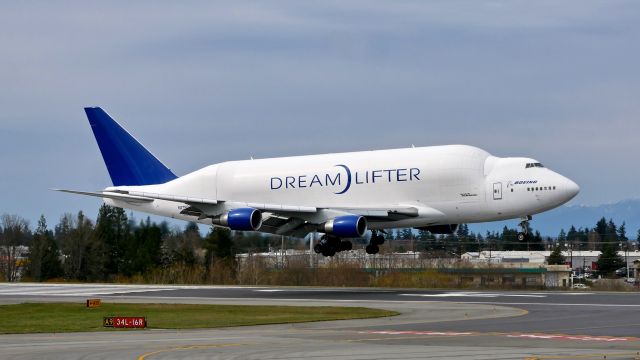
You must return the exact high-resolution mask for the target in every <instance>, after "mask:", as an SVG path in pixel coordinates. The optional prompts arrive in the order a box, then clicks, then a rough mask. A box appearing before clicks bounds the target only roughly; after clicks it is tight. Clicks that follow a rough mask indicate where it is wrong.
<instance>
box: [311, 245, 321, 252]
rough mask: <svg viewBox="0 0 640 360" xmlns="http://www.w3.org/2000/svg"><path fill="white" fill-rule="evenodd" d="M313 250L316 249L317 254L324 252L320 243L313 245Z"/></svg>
mask: <svg viewBox="0 0 640 360" xmlns="http://www.w3.org/2000/svg"><path fill="white" fill-rule="evenodd" d="M313 251H314V252H315V253H316V254H320V253H321V252H322V246H320V244H316V245H315V246H314V247H313Z"/></svg>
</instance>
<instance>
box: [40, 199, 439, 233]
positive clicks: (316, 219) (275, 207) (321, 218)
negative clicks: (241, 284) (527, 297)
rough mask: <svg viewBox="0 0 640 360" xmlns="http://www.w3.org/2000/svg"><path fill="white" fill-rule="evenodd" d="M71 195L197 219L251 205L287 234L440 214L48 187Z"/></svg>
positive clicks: (266, 226)
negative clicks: (166, 204)
mask: <svg viewBox="0 0 640 360" xmlns="http://www.w3.org/2000/svg"><path fill="white" fill-rule="evenodd" d="M52 190H55V191H61V192H66V193H71V194H79V195H86V196H94V197H99V198H108V199H113V200H120V201H125V202H131V203H149V202H153V201H154V200H165V201H171V202H178V203H183V204H187V205H189V207H188V208H186V209H183V210H182V211H181V214H183V215H188V216H197V217H198V219H199V220H203V219H206V218H208V217H214V216H218V215H221V214H223V213H225V212H226V211H229V210H231V209H237V208H241V207H251V208H254V209H258V210H260V211H261V212H262V213H263V223H262V227H261V228H260V231H263V232H268V233H273V234H278V235H288V236H300V237H303V236H305V235H306V234H308V233H309V232H313V231H316V230H317V228H318V225H319V224H322V223H324V222H326V221H328V220H331V219H333V218H335V217H337V216H342V215H361V216H364V217H366V218H367V220H368V221H369V222H370V223H371V222H379V221H384V222H388V221H395V220H402V219H407V218H412V217H417V216H428V217H431V216H432V217H433V218H434V220H435V219H436V218H438V217H439V216H441V215H443V214H442V213H441V212H440V211H438V210H436V209H433V208H430V207H426V206H422V205H420V206H415V205H382V206H363V207H357V206H356V207H313V206H298V205H286V204H265V203H249V202H238V201H222V200H214V199H204V198H196V197H187V196H177V195H168V194H157V193H148V192H137V191H126V190H108V191H107V190H105V191H95V192H91V191H78V190H66V189H52Z"/></svg>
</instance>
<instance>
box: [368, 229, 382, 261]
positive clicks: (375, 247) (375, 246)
mask: <svg viewBox="0 0 640 360" xmlns="http://www.w3.org/2000/svg"><path fill="white" fill-rule="evenodd" d="M382 244H384V235H382V234H379V233H378V232H377V231H376V230H371V241H369V245H367V247H366V249H365V250H366V251H367V254H370V255H373V254H377V253H378V252H379V251H380V247H379V245H382Z"/></svg>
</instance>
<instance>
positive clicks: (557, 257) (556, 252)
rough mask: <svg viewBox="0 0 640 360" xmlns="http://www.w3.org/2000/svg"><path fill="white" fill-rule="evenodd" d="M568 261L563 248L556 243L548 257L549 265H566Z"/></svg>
mask: <svg viewBox="0 0 640 360" xmlns="http://www.w3.org/2000/svg"><path fill="white" fill-rule="evenodd" d="M566 262H567V260H566V259H565V257H564V256H563V255H562V249H561V247H560V245H556V247H555V248H554V249H553V251H552V252H551V254H550V255H549V259H547V263H548V264H549V265H564V264H565V263H566Z"/></svg>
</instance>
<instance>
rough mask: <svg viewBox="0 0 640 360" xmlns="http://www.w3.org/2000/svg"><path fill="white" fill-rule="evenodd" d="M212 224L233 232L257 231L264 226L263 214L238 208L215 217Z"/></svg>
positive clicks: (254, 210) (252, 209)
mask: <svg viewBox="0 0 640 360" xmlns="http://www.w3.org/2000/svg"><path fill="white" fill-rule="evenodd" d="M211 222H212V223H213V224H215V225H222V226H226V227H228V228H229V229H231V230H242V231H256V230H258V229H260V226H262V213H261V212H260V211H259V210H257V209H254V208H238V209H233V210H230V211H229V212H227V213H226V214H222V215H220V216H217V217H214V218H213V219H212V221H211Z"/></svg>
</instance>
